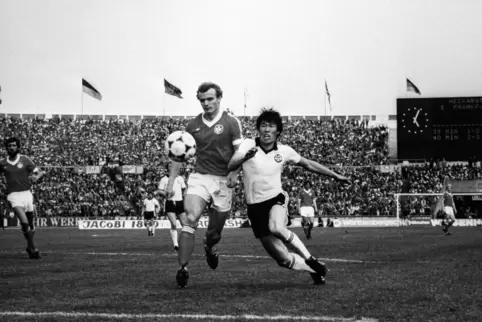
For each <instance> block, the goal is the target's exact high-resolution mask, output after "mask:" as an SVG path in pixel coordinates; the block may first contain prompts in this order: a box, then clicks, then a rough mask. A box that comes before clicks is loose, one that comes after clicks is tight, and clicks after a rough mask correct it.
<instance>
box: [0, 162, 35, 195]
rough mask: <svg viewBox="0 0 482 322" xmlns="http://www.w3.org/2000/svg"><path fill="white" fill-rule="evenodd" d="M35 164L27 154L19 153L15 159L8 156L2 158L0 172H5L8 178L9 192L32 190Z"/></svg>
mask: <svg viewBox="0 0 482 322" xmlns="http://www.w3.org/2000/svg"><path fill="white" fill-rule="evenodd" d="M34 169H35V164H34V163H33V162H32V160H30V158H28V157H27V156H25V155H21V154H18V155H17V158H16V160H15V161H13V162H11V161H9V160H8V158H4V159H1V160H0V173H2V172H3V173H4V174H5V178H6V180H7V194H8V193H12V192H21V191H27V190H30V187H31V183H30V174H31V173H32V171H33V170H34Z"/></svg>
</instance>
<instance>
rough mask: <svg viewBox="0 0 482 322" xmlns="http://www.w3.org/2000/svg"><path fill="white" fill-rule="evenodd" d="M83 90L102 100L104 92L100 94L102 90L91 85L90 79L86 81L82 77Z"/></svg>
mask: <svg viewBox="0 0 482 322" xmlns="http://www.w3.org/2000/svg"><path fill="white" fill-rule="evenodd" d="M82 91H83V92H84V93H85V94H87V95H89V96H91V97H93V98H95V99H98V100H99V101H101V100H102V94H100V92H99V91H98V90H96V89H95V87H94V86H92V85H90V84H89V82H88V81H86V80H85V79H83V78H82Z"/></svg>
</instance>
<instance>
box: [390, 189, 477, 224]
mask: <svg viewBox="0 0 482 322" xmlns="http://www.w3.org/2000/svg"><path fill="white" fill-rule="evenodd" d="M452 195H453V199H454V203H455V208H456V218H459V219H472V218H481V217H482V193H480V192H476V193H470V192H467V193H460V192H459V193H452ZM442 196H443V194H442V193H398V194H395V199H396V207H397V209H396V216H397V219H400V220H401V223H402V224H403V222H404V220H409V221H410V223H411V224H414V223H415V224H416V223H417V222H420V224H427V223H429V221H430V220H431V219H441V218H443V212H442V210H443V207H440V205H439V206H438V207H437V203H438V202H439V200H440V198H441V197H442Z"/></svg>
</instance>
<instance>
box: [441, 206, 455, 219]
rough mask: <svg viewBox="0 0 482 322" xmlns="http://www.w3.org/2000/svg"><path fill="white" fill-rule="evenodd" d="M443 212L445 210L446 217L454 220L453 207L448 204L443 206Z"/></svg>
mask: <svg viewBox="0 0 482 322" xmlns="http://www.w3.org/2000/svg"><path fill="white" fill-rule="evenodd" d="M444 212H445V215H446V216H447V217H448V218H451V219H453V220H455V214H454V208H452V207H450V206H445V207H444Z"/></svg>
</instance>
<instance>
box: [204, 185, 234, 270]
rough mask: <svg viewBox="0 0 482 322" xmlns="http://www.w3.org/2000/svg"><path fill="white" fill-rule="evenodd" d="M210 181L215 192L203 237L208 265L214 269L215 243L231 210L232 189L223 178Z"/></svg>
mask: <svg viewBox="0 0 482 322" xmlns="http://www.w3.org/2000/svg"><path fill="white" fill-rule="evenodd" d="M212 183H213V186H212V187H211V190H213V191H216V193H214V194H213V195H212V200H213V204H212V207H211V208H210V209H209V213H208V215H209V223H208V228H207V230H206V235H205V237H204V251H205V252H206V261H207V263H208V265H209V267H211V268H212V269H216V268H217V267H218V264H219V255H218V253H217V249H216V247H215V245H217V244H218V243H219V241H220V240H221V237H222V232H223V228H224V224H225V223H226V219H228V217H229V213H230V211H231V204H232V200H233V190H232V189H231V188H229V187H228V186H227V182H226V179H225V178H216V179H215V180H213V181H212Z"/></svg>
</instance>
